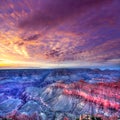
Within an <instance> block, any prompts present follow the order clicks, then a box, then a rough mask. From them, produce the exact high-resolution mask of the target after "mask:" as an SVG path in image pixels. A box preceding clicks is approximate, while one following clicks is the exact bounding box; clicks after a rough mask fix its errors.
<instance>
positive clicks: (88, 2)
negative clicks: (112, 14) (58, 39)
mask: <svg viewBox="0 0 120 120" xmlns="http://www.w3.org/2000/svg"><path fill="white" fill-rule="evenodd" d="M110 1H111V0H110ZM110 1H109V2H110ZM107 3H108V2H107V1H106V0H102V1H101V0H76V1H75V0H55V1H53V0H42V1H41V4H40V6H39V8H38V9H37V10H36V9H33V12H32V13H31V14H29V15H28V16H27V17H26V18H23V19H22V20H21V21H20V22H19V24H18V27H19V28H22V29H25V28H28V29H41V30H42V29H45V30H48V29H50V28H53V27H55V26H57V25H60V24H61V23H62V22H64V21H66V20H69V19H71V18H73V17H75V16H76V15H77V16H80V15H81V14H85V12H86V11H89V9H91V8H92V7H95V8H98V9H99V6H101V5H103V4H107ZM36 7H37V6H36ZM41 7H42V9H41Z"/></svg>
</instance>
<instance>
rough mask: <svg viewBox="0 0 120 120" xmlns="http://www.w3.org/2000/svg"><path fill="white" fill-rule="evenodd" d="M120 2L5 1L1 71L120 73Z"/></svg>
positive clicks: (0, 11)
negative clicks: (80, 69) (92, 70)
mask: <svg viewBox="0 0 120 120" xmlns="http://www.w3.org/2000/svg"><path fill="white" fill-rule="evenodd" d="M119 63H120V0H0V68H1V69H3V68H59V67H98V68H99V67H100V68H101V67H103V68H104V67H105V68H119Z"/></svg>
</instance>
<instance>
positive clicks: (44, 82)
mask: <svg viewBox="0 0 120 120" xmlns="http://www.w3.org/2000/svg"><path fill="white" fill-rule="evenodd" d="M119 78H120V71H117V70H103V71H102V70H92V69H64V70H63V69H52V70H50V69H49V70H47V69H46V70H0V117H1V118H12V119H13V120H64V119H65V120H67V119H69V120H75V119H77V118H79V117H80V115H84V114H90V115H94V116H100V117H101V118H102V119H103V120H108V119H109V120H117V119H118V117H120V79H119ZM113 118H114V119H113Z"/></svg>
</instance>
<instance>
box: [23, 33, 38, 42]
mask: <svg viewBox="0 0 120 120" xmlns="http://www.w3.org/2000/svg"><path fill="white" fill-rule="evenodd" d="M39 37H40V34H35V35H31V36H29V37H26V36H25V37H22V39H23V40H25V41H31V40H38V38H39Z"/></svg>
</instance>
